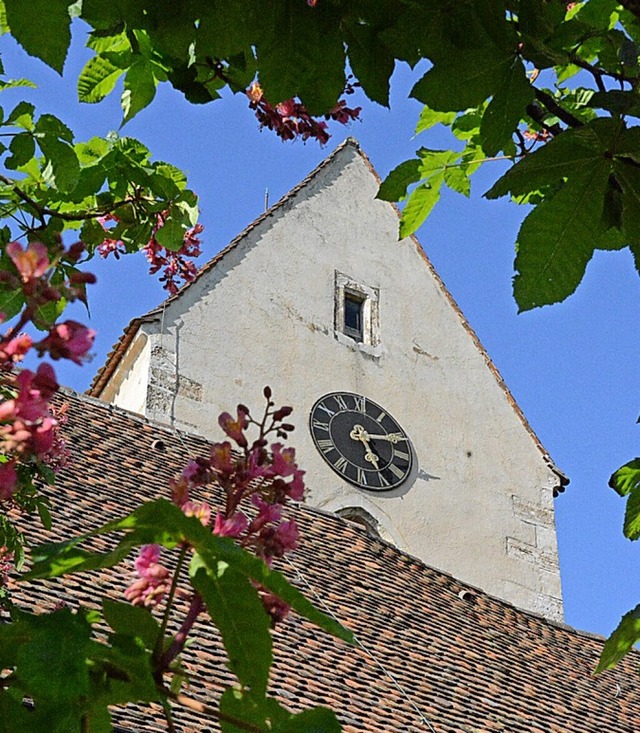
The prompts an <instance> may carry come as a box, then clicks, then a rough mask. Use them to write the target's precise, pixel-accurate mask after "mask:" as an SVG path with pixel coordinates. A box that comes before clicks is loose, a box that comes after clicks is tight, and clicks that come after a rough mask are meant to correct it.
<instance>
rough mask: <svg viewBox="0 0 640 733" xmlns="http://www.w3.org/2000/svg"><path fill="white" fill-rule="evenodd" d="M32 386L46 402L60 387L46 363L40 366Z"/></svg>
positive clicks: (51, 369)
mask: <svg viewBox="0 0 640 733" xmlns="http://www.w3.org/2000/svg"><path fill="white" fill-rule="evenodd" d="M33 386H34V387H35V388H36V389H37V390H38V392H40V394H41V396H42V397H44V399H46V400H48V399H50V398H51V397H53V395H54V394H55V393H56V392H57V391H58V389H59V387H60V385H59V384H58V380H57V378H56V373H55V371H54V370H53V367H52V366H51V364H47V362H44V363H42V364H40V366H39V367H38V369H37V371H36V374H35V377H34V378H33Z"/></svg>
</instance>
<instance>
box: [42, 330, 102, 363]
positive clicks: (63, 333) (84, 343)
mask: <svg viewBox="0 0 640 733" xmlns="http://www.w3.org/2000/svg"><path fill="white" fill-rule="evenodd" d="M95 335H96V332H95V331H94V330H93V329H91V328H87V327H86V326H83V325H82V324H81V323H78V322H77V321H64V322H63V323H59V324H58V325H56V326H54V327H53V328H52V329H51V330H50V331H49V335H48V336H47V337H46V338H45V339H43V340H42V341H39V342H38V343H37V344H36V348H37V349H38V352H39V353H40V354H42V353H43V352H45V351H48V352H49V355H50V356H51V358H52V359H70V360H71V361H72V362H74V363H75V364H82V362H83V361H86V360H87V358H88V351H89V349H90V348H91V347H92V346H93V340H94V338H95Z"/></svg>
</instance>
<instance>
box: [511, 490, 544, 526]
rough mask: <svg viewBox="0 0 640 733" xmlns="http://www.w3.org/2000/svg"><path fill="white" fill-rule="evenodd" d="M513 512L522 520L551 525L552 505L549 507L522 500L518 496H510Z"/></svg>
mask: <svg viewBox="0 0 640 733" xmlns="http://www.w3.org/2000/svg"><path fill="white" fill-rule="evenodd" d="M511 502H512V506H513V514H514V516H516V517H517V518H518V519H521V520H522V521H523V522H529V523H531V524H542V525H544V526H546V527H553V526H554V522H553V506H550V507H549V508H547V507H545V506H540V504H533V503H531V502H528V501H523V500H522V499H521V498H520V497H519V496H512V497H511Z"/></svg>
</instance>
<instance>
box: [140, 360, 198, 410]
mask: <svg viewBox="0 0 640 733" xmlns="http://www.w3.org/2000/svg"><path fill="white" fill-rule="evenodd" d="M151 384H152V385H153V386H155V387H158V388H160V389H163V390H166V391H167V392H169V393H170V394H174V393H175V392H176V375H175V372H174V371H171V372H169V371H167V370H165V369H160V368H159V367H151ZM177 393H178V394H179V395H180V397H186V398H187V399H190V400H194V401H196V402H201V401H202V393H203V389H202V385H201V384H200V383H199V382H196V381H195V380H194V379H189V378H188V377H178V386H177Z"/></svg>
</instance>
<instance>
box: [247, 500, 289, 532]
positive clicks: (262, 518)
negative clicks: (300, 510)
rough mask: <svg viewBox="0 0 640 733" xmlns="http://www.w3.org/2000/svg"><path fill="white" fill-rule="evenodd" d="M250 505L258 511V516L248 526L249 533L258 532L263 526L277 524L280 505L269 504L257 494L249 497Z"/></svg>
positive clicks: (280, 510)
mask: <svg viewBox="0 0 640 733" xmlns="http://www.w3.org/2000/svg"><path fill="white" fill-rule="evenodd" d="M251 503H252V504H253V505H254V506H255V507H256V509H257V510H258V514H257V516H256V517H255V518H254V519H253V520H252V521H251V524H250V525H249V533H253V532H259V531H260V530H261V529H262V528H263V527H264V525H265V524H270V523H271V522H277V521H278V520H279V519H280V517H281V516H282V505H281V504H271V503H269V502H267V501H265V500H264V499H263V498H262V497H261V496H260V495H259V494H254V495H253V496H252V497H251Z"/></svg>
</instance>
